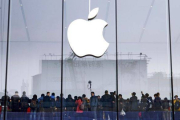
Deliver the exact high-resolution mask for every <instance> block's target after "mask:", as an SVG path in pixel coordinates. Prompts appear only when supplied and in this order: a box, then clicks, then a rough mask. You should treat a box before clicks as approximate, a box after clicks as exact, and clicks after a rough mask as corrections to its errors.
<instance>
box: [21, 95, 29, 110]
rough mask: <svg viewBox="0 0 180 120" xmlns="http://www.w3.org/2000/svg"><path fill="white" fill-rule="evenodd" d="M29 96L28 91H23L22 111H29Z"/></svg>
mask: <svg viewBox="0 0 180 120" xmlns="http://www.w3.org/2000/svg"><path fill="white" fill-rule="evenodd" d="M28 103H29V98H28V97H27V96H26V92H25V91H24V92H23V95H22V97H21V112H27V109H28V107H29V104H28Z"/></svg>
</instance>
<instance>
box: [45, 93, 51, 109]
mask: <svg viewBox="0 0 180 120" xmlns="http://www.w3.org/2000/svg"><path fill="white" fill-rule="evenodd" d="M50 107H51V98H50V92H47V94H46V96H45V97H44V98H43V108H44V112H51V110H50Z"/></svg>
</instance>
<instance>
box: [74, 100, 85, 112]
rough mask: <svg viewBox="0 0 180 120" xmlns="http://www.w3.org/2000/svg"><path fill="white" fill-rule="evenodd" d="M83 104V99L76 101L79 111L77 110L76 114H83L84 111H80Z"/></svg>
mask: <svg viewBox="0 0 180 120" xmlns="http://www.w3.org/2000/svg"><path fill="white" fill-rule="evenodd" d="M82 103H83V102H82V101H81V99H79V100H76V104H77V109H76V112H77V113H83V110H80V106H81V104H82Z"/></svg>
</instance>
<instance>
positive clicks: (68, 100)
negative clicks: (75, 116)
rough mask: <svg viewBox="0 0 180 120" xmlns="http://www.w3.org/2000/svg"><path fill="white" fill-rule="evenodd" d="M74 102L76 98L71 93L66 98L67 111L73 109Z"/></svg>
mask: <svg viewBox="0 0 180 120" xmlns="http://www.w3.org/2000/svg"><path fill="white" fill-rule="evenodd" d="M73 104H74V100H73V99H72V96H71V95H70V94H69V95H68V97H67V98H66V110H67V111H73Z"/></svg>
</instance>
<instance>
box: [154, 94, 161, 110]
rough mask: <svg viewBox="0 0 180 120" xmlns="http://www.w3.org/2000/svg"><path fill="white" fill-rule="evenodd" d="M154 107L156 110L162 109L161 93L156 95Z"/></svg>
mask: <svg viewBox="0 0 180 120" xmlns="http://www.w3.org/2000/svg"><path fill="white" fill-rule="evenodd" d="M154 109H155V110H156V111H159V110H162V102H161V98H160V94H159V93H157V94H156V97H155V99H154Z"/></svg>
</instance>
